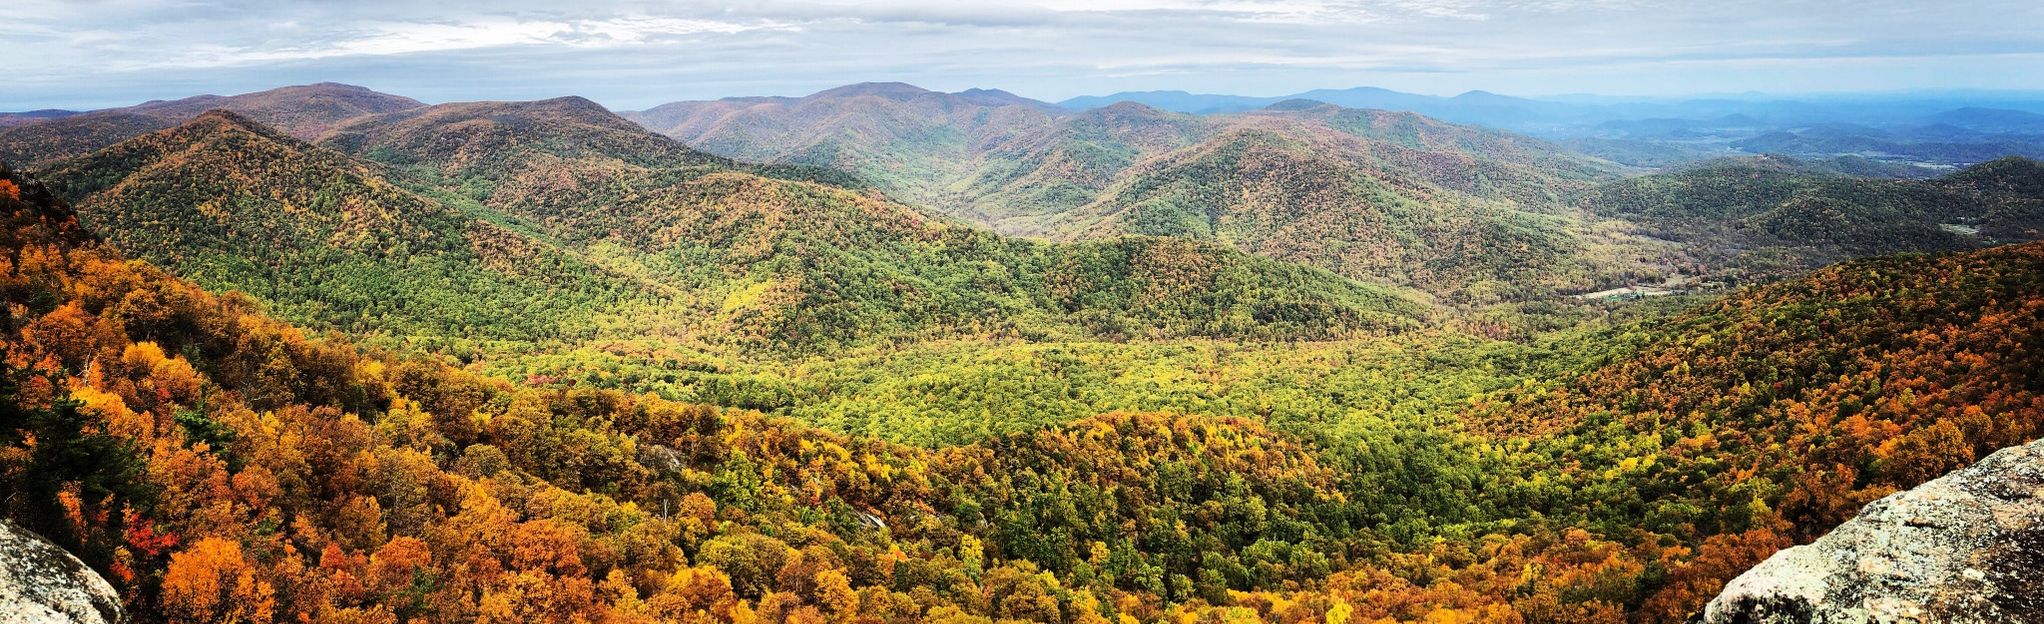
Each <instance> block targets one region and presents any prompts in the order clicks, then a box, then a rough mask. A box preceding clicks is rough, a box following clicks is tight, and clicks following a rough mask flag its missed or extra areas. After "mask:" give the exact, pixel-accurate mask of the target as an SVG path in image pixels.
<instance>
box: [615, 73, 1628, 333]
mask: <svg viewBox="0 0 2044 624" xmlns="http://www.w3.org/2000/svg"><path fill="white" fill-rule="evenodd" d="M998 104H999V105H995V106H989V105H985V104H980V103H977V102H973V101H970V99H969V98H966V97H965V96H964V95H962V94H941V93H934V92H928V91H922V90H920V89H915V88H913V87H909V86H907V85H853V86H850V87H845V88H842V89H836V90H831V91H825V92H822V93H819V94H816V95H812V96H809V97H806V98H794V99H790V98H781V99H737V100H723V101H718V102H693V103H691V102H683V103H675V104H670V105H666V106H663V107H659V108H656V109H653V110H652V111H647V112H646V113H640V114H636V115H635V116H634V118H635V119H638V120H640V121H641V122H643V123H645V124H647V125H648V127H650V128H654V129H657V130H661V131H663V132H667V133H669V134H671V135H673V136H675V137H676V138H678V139H680V140H682V141H683V142H686V143H689V144H690V145H693V146H696V147H698V148H701V149H704V150H707V151H711V152H715V153H719V154H724V155H728V156H732V157H736V158H749V159H760V160H766V161H770V162H782V163H790V164H806V165H815V166H822V167H835V168H840V169H843V170H846V171H848V172H851V173H853V174H855V175H857V176H859V177H861V178H864V179H867V180H871V181H872V182H873V183H874V185H875V187H877V188H878V189H880V190H883V191H885V192H887V193H889V194H890V195H892V196H896V197H900V198H902V199H904V200H905V201H907V202H908V203H910V204H913V205H918V206H923V207H926V208H928V209H931V210H934V211H936V212H939V213H942V214H945V215H948V216H952V217H956V218H959V219H962V220H965V221H968V222H971V223H976V224H980V225H984V226H987V227H990V228H993V229H994V230H996V231H1000V232H1005V233H1010V234H1018V235H1027V236H1036V237H1043V238H1049V239H1052V240H1065V241H1077V240H1098V239H1106V238H1114V237H1117V236H1123V235H1129V234H1150V235H1166V236H1185V237H1191V238H1199V239H1205V240H1211V241H1216V242H1218V243H1220V244H1222V245H1226V246H1230V247H1233V248H1236V249H1241V250H1244V251H1248V252H1251V253H1255V254H1259V255H1265V256H1268V257H1275V258H1280V259H1284V260H1288V261H1293V262H1300V263H1304V264H1309V265H1313V266H1318V267H1321V268H1326V269H1330V270H1333V271H1336V272H1338V273H1342V274H1344V275H1348V276H1351V277H1356V278H1359V279H1364V280H1366V281H1385V282H1391V283H1396V284H1401V285H1406V286H1413V287H1418V288H1422V289H1425V290H1428V291H1430V292H1432V293H1434V294H1436V295H1444V296H1447V297H1448V298H1450V299H1453V300H1465V301H1476V302H1489V301H1496V300H1498V298H1499V297H1501V296H1503V293H1504V292H1505V291H1507V290H1511V289H1509V288H1506V287H1503V286H1501V285H1500V284H1499V283H1498V279H1499V278H1500V276H1499V275H1498V271H1497V270H1495V267H1494V266H1492V265H1496V264H1497V259H1496V258H1470V257H1468V255H1469V254H1470V253H1472V251H1471V250H1472V249H1479V248H1480V249H1493V248H1500V249H1504V248H1516V247H1517V246H1518V245H1520V244H1521V243H1526V242H1527V240H1526V238H1527V236H1530V237H1531V238H1536V239H1540V240H1539V241H1537V242H1536V243H1532V244H1533V245H1534V246H1537V247H1541V248H1544V249H1547V250H1550V251H1551V252H1552V253H1551V254H1549V255H1547V256H1543V257H1542V260H1543V261H1550V260H1554V259H1556V258H1559V259H1560V260H1561V264H1562V265H1563V266H1564V271H1562V272H1565V273H1569V275H1568V277H1567V278H1565V279H1560V280H1553V282H1554V283H1549V284H1542V285H1538V286H1529V288H1536V289H1547V290H1550V291H1551V290H1553V289H1554V288H1557V287H1566V288H1582V289H1588V287H1589V286H1593V285H1598V284H1601V283H1603V282H1605V281H1608V280H1612V279H1616V277H1615V276H1613V275H1609V274H1594V275H1593V274H1587V271H1576V269H1578V268H1585V267H1591V266H1601V265H1602V264H1601V263H1599V262H1597V261H1598V260H1605V259H1608V258H1609V257H1611V256H1613V255H1616V254H1615V253H1607V252H1606V251H1605V250H1604V247H1605V245H1604V243H1603V241H1601V240H1598V241H1592V240H1590V237H1589V235H1588V234H1587V232H1588V230H1590V229H1592V227H1593V226H1592V225H1591V224H1589V223H1584V222H1580V221H1581V219H1579V217H1580V216H1581V215H1579V214H1577V213H1575V212H1574V211H1573V210H1572V209H1571V207H1570V206H1569V205H1567V203H1566V202H1564V201H1561V198H1562V197H1563V196H1565V195H1568V194H1569V193H1572V192H1574V191H1576V190H1579V189H1581V188H1586V187H1587V186H1589V185H1590V184H1592V183H1594V182H1598V181H1603V180H1608V179H1611V178H1613V177H1615V174H1614V173H1613V172H1612V171H1611V170H1610V169H1609V168H1608V166H1606V165H1602V164H1599V163H1596V162H1594V161H1591V160H1588V159H1584V158H1581V157H1577V156H1572V155H1569V154H1567V153H1565V152H1561V151H1559V150H1557V149H1556V148H1554V147H1552V146H1549V145H1546V144H1544V143H1541V142H1539V141H1536V140H1532V139H1527V138H1524V137H1517V136H1514V135H1509V134H1504V133H1499V132H1494V131H1487V130H1479V129H1475V128H1469V127H1463V126H1454V125H1451V124H1445V123H1441V122H1437V121H1434V120H1431V119H1427V118H1425V117H1420V116H1417V115H1411V114H1399V113H1386V112H1382V111H1364V110H1355V109H1342V108H1338V107H1333V106H1327V105H1320V104H1316V103H1312V102H1304V101H1286V102H1280V103H1277V104H1275V105H1273V106H1271V107H1269V108H1268V109H1267V110H1260V111H1255V112H1250V113H1241V114H1233V115H1215V116H1205V117H1199V116H1192V115H1186V114H1182V113H1171V112H1167V111H1163V110H1159V109H1157V108H1152V107H1149V106H1146V105H1142V104H1137V103H1121V104H1116V105H1112V106H1105V107H1101V108H1096V109H1092V110H1088V111H1083V112H1058V111H1048V110H1046V109H1045V108H1043V107H1039V106H1033V105H1030V104H1029V103H1017V102H1013V101H1012V100H1008V99H1002V100H998ZM710 119H713V120H714V121H706V120H710ZM1277 146H1284V147H1277ZM1245 151H1247V152H1252V153H1254V154H1256V156H1255V157H1252V158H1251V159H1250V160H1247V161H1244V160H1241V159H1237V158H1233V157H1231V156H1225V155H1230V154H1239V153H1243V152H1245ZM1266 157H1267V158H1275V159H1277V160H1281V161H1284V162H1283V163H1274V162H1267V161H1265V160H1261V159H1264V158H1266ZM1308 161H1310V162H1308ZM1255 167H1264V168H1265V169H1263V170H1254V171H1252V170H1251V169H1252V168H1255ZM1287 170H1289V171H1290V173H1289V174H1283V175H1280V174H1278V173H1274V172H1282V171H1287ZM1307 171H1310V173H1307ZM1188 178H1189V179H1188ZM1251 179H1254V180H1256V182H1255V183H1254V184H1256V185H1258V187H1257V188H1256V189H1249V188H1246V187H1244V186H1242V184H1244V183H1248V182H1249V181H1250V180H1251ZM1286 186H1290V187H1291V188H1278V187H1286ZM1316 186H1318V187H1324V188H1306V187H1316ZM1160 188H1163V189H1172V190H1166V191H1161V192H1160V191H1157V189H1160ZM1373 189H1374V190H1373ZM1159 193H1161V194H1159ZM1373 193H1378V195H1372V194H1373ZM1309 196H1310V197H1311V198H1312V200H1313V201H1312V202H1309V203H1299V202H1303V201H1305V200H1306V199H1307V198H1308V197H1309ZM1273 203H1276V204H1284V206H1283V208H1282V210H1278V211H1272V210H1271V206H1272V205H1273ZM1390 203H1396V204H1398V205H1397V206H1396V208H1395V210H1396V211H1397V212H1400V213H1401V214H1404V215H1411V216H1410V218H1405V217H1403V216H1401V217H1399V218H1392V219H1387V218H1384V216H1383V212H1384V211H1385V209H1386V205H1387V204H1390ZM1477 205H1481V207H1472V206H1477ZM1137 206H1141V207H1140V208H1138V207H1137ZM1160 210H1161V212H1160ZM1251 213H1256V214H1255V216H1253V217H1240V218H1238V215H1248V214H1251ZM1219 221H1228V222H1229V224H1228V225H1223V226H1218V227H1217V226H1216V225H1215V223H1216V222H1219ZM1238 221H1240V222H1241V223H1237V222H1238ZM1251 222H1253V223H1251ZM1362 222H1369V223H1371V224H1372V225H1371V226H1368V227H1365V226H1363V225H1360V223H1362ZM1202 223H1204V225H1202ZM1344 223H1346V224H1348V225H1340V224H1344ZM1420 223H1434V224H1450V223H1452V225H1436V226H1422V225H1420ZM1426 227H1432V228H1433V229H1432V230H1431V231H1421V230H1422V229H1425V228H1426ZM1450 229H1455V230H1458V231H1455V232H1450V231H1447V230H1450ZM1343 230H1346V231H1343ZM1520 231H1525V232H1526V236H1520V235H1519V234H1517V233H1516V232H1520ZM1475 232H1482V234H1477V233H1475ZM1490 234H1496V235H1499V236H1502V237H1504V238H1503V239H1496V238H1483V237H1484V236H1488V235H1490ZM1329 237H1333V238H1329ZM1434 237H1459V238H1466V239H1468V240H1466V241H1465V240H1454V241H1438V240H1435V239H1434ZM1432 243H1440V244H1432ZM1593 247H1594V248H1595V249H1592V248H1593ZM1363 248H1368V249H1369V250H1370V251H1367V252H1362V251H1350V250H1352V249H1354V250H1361V249H1363ZM1477 253H1483V252H1480V251H1479V252H1477ZM1365 254H1366V255H1369V256H1371V258H1369V259H1364V258H1363V257H1362V255H1365ZM1563 256H1566V257H1563ZM1593 259H1595V260H1593ZM1617 264H1621V265H1622V264H1623V263H1622V262H1620V263H1617ZM1627 270H1632V269H1631V268H1630V267H1628V269H1627ZM1439 277H1446V279H1436V278H1439Z"/></svg>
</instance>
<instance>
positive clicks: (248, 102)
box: [0, 82, 424, 166]
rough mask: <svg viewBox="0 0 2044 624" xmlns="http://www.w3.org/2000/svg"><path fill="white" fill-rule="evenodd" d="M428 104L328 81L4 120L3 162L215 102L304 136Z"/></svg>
mask: <svg viewBox="0 0 2044 624" xmlns="http://www.w3.org/2000/svg"><path fill="white" fill-rule="evenodd" d="M419 106H424V104H421V103H419V101H417V100H413V99H411V98H407V97H403V96H397V95H390V94H387V93H378V92H376V91H371V90H369V89H366V88H363V87H357V86H354V85H345V84H338V83H331V82H324V83H319V84H312V85H300V86H291V87H281V88H277V89H270V90H267V91H257V92H254V93H244V94H241V95H232V96H219V95H200V96H195V97H189V98H184V99H179V100H168V101H164V100H158V101H152V102H145V103H142V104H137V105H135V106H128V107H122V108H109V109H103V110H96V111H88V112H84V113H78V114H73V115H64V116H60V117H51V118H47V119H39V120H35V121H32V122H27V123H18V124H8V125H6V126H5V127H0V162H8V163H14V164H16V165H22V166H41V165H47V164H51V163H55V162H58V161H61V160H64V159H68V158H73V157H76V156H80V155H83V154H85V153H87V152H91V151H93V150H97V149H100V148H103V147H107V146H110V145H113V144H115V143H119V142H121V141H124V140H127V139H129V138H132V137H135V136H138V135H141V134H145V133H149V132H154V131H157V130H162V129H165V128H170V127H172V126H176V125H179V124H182V123H184V122H186V121H188V120H190V119H192V118H194V117H198V116H199V115H200V114H202V113H205V112H207V111H211V110H226V111H232V112H235V113H239V114H241V115H243V116H246V117H248V118H249V119H253V120H255V121H256V122H257V123H261V124H263V125H266V126H269V127H272V128H276V129H278V130H281V131H283V132H284V133H286V134H289V135H292V136H294V137H297V138H300V139H311V138H313V137H316V136H319V135H320V134H321V133H324V132H326V131H327V129H329V128H331V127H333V126H335V125H337V124H339V123H340V122H342V121H345V120H347V119H352V118H355V117H359V116H362V115H370V114H376V113H388V112H392V111H399V110H404V109H408V108H416V107H419Z"/></svg>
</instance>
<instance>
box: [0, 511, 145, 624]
mask: <svg viewBox="0 0 2044 624" xmlns="http://www.w3.org/2000/svg"><path fill="white" fill-rule="evenodd" d="M123 621H124V616H123V615H122V613H121V597H120V594H117V593H114V587H113V585H111V584H108V583H107V582H106V579H104V578H100V576H99V573H97V572H93V571H92V568H89V567H86V565H85V562H83V561H79V560H78V558H77V557H74V556H71V553H68V552H64V549H62V548H58V547H57V545H55V544H51V543H49V542H48V541H46V540H44V539H43V538H41V537H38V536H36V535H35V534H34V533H30V532H28V531H26V530H23V529H22V528H21V527H18V526H15V525H14V523H12V522H8V521H6V520H0V624H118V623H119V622H123Z"/></svg>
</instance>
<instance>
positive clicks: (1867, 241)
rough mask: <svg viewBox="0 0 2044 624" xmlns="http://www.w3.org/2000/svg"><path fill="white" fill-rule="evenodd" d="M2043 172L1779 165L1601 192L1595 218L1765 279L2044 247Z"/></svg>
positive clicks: (1718, 166)
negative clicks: (1883, 173) (1898, 176)
mask: <svg viewBox="0 0 2044 624" xmlns="http://www.w3.org/2000/svg"><path fill="white" fill-rule="evenodd" d="M2040 183H2044V170H2040V168H2039V166H2038V164H2037V163H2036V162H2035V161H2031V160H2027V159H2022V158H2008V159H2003V160H1997V161H1993V162H1989V163H1984V164H1981V165H1976V166H1974V167H1971V168H1968V169H1965V170H1962V171H1959V172H1956V173H1952V174H1949V175H1947V176H1945V177H1942V178H1935V179H1928V180H1885V179H1864V178H1854V177H1848V176H1843V175H1839V174H1837V173H1834V172H1832V171H1830V170H1828V169H1827V168H1825V167H1821V166H1818V167H1812V166H1809V165H1808V164H1806V163H1803V162H1800V161H1795V160H1792V159H1785V158H1778V157H1761V158H1756V159H1737V160H1724V161H1713V162H1709V163H1704V164H1700V165H1696V166H1692V167H1687V168H1683V169H1680V170H1677V171H1672V172H1668V173H1661V174H1655V175H1649V176H1642V177H1637V178H1632V179H1628V180H1624V181H1620V182H1614V183H1610V184H1606V185H1603V186H1600V187H1598V188H1596V189H1594V190H1592V191H1590V192H1588V193H1585V194H1583V195H1582V196H1581V198H1580V200H1579V201H1580V202H1581V203H1582V205H1583V207H1584V208H1585V209H1586V210H1590V211H1594V212H1597V213H1599V214H1602V215H1605V216H1607V217H1610V218H1615V219H1622V220H1625V221H1628V222H1631V223H1635V224H1637V225H1638V227H1640V228H1641V229H1642V230H1643V231H1644V232H1646V233H1647V234H1649V235H1651V236H1654V237H1656V238H1661V239H1667V240H1673V241H1677V242H1680V243H1682V244H1681V245H1680V246H1679V247H1676V248H1675V249H1676V250H1677V251H1676V253H1678V254H1679V258H1677V259H1671V260H1669V262H1671V263H1677V264H1691V263H1693V264H1696V265H1700V266H1715V267H1724V268H1726V269H1728V270H1729V272H1728V273H1723V274H1721V277H1727V278H1736V277H1737V276H1739V275H1745V276H1747V277H1751V278H1759V279H1765V278H1767V277H1770V276H1776V277H1778V276H1780V275H1782V274H1785V273H1795V272H1800V271H1803V270H1807V269H1810V268H1814V267H1818V266H1822V265H1825V264H1829V263H1832V262H1837V261H1840V260H1843V259H1847V258H1854V257H1863V256H1870V255H1880V254H1889V253H1896V252H1904V251H1949V250H1960V249H1972V248H1977V247H1982V246H1988V245H1995V244H2000V243H2007V242H2016V241H2026V240H2036V239H2038V238H2040V237H2044V229H2040V228H2039V207H2038V206H2039V200H2040V192H2039V191H2040V187H2039V184H2040Z"/></svg>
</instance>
